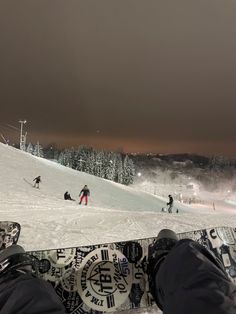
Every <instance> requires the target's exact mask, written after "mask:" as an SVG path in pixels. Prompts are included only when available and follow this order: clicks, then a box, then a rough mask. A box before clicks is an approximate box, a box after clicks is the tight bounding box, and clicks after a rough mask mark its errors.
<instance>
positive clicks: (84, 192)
mask: <svg viewBox="0 0 236 314" xmlns="http://www.w3.org/2000/svg"><path fill="white" fill-rule="evenodd" d="M79 196H81V197H80V202H79V204H81V203H82V201H83V199H84V198H85V205H87V204H88V196H90V191H89V189H88V186H87V185H85V186H84V187H83V189H82V190H81V191H80V193H79Z"/></svg>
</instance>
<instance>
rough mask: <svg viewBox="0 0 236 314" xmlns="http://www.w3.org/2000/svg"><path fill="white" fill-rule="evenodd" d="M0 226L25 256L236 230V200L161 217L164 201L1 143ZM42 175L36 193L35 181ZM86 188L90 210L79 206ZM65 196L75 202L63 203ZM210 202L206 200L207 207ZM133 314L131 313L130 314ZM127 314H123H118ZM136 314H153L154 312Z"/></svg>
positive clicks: (182, 209)
mask: <svg viewBox="0 0 236 314" xmlns="http://www.w3.org/2000/svg"><path fill="white" fill-rule="evenodd" d="M0 173H1V180H0V220H12V221H17V222H19V223H20V224H21V226H22V231H21V236H20V240H19V244H20V245H22V246H23V247H24V248H25V249H26V250H36V249H46V248H47V249H48V248H59V247H69V246H78V245H87V244H96V243H104V242H111V241H122V240H131V239H138V238H145V237H153V236H155V235H156V234H157V233H158V232H159V231H160V230H161V229H162V228H170V229H172V230H174V231H176V232H183V231H191V230H196V229H201V228H205V227H213V226H222V225H224V226H232V227H235V226H236V197H234V196H233V195H232V196H231V198H230V199H227V200H225V201H224V200H222V197H219V198H218V199H217V195H215V196H214V204H215V210H214V209H213V207H212V206H211V205H208V206H206V205H204V206H203V205H196V204H195V205H194V206H191V205H188V206H187V205H183V204H181V203H178V202H175V208H174V209H175V210H176V209H177V208H178V209H179V213H173V214H168V213H166V212H164V213H163V212H161V209H162V208H163V207H166V202H167V201H168V199H167V196H168V194H171V193H172V191H171V187H170V186H169V185H168V187H167V190H166V198H163V197H158V196H155V195H152V194H150V193H145V192H142V191H140V190H138V189H137V188H135V186H133V187H126V186H123V185H120V184H117V183H114V182H111V181H108V180H104V179H101V178H97V177H95V176H92V175H89V174H86V173H83V172H78V171H75V170H72V169H70V168H67V167H64V166H61V165H59V164H57V163H55V162H52V161H48V160H46V159H42V158H38V157H35V156H32V155H30V154H28V153H25V152H22V151H19V150H17V149H15V148H13V147H10V146H6V145H4V144H2V143H0ZM38 175H40V176H41V178H42V183H40V189H36V188H33V179H34V178H35V177H36V176H38ZM85 184H87V185H88V187H89V189H90V192H91V196H90V198H89V203H88V206H85V205H79V204H78V200H79V192H80V190H81V189H82V187H83V186H84V185H85ZM65 191H69V193H70V194H71V196H72V197H73V198H75V200H76V201H75V202H72V201H65V200H64V199H63V195H64V193H65ZM211 202H212V199H211V200H210V202H209V204H210V203H211ZM211 204H212V203H211ZM129 312H132V311H129ZM122 313H125V312H122ZM135 313H136V314H137V313H142V314H144V313H149V314H150V313H157V309H156V308H155V307H153V308H151V309H148V310H147V311H146V310H143V309H140V310H138V311H137V310H136V311H135Z"/></svg>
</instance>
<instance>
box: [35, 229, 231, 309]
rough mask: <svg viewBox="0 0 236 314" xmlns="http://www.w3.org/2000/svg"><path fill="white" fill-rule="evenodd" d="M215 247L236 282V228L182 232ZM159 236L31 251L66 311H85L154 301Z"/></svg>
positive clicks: (184, 236) (228, 272) (133, 307)
mask: <svg viewBox="0 0 236 314" xmlns="http://www.w3.org/2000/svg"><path fill="white" fill-rule="evenodd" d="M178 237H179V239H184V238H190V239H193V240H194V241H197V242H199V243H200V244H202V245H204V246H205V247H207V248H208V249H210V250H211V251H212V252H213V253H214V254H215V255H216V256H217V257H218V258H220V259H221V260H222V261H223V264H224V267H225V270H226V272H227V274H228V276H229V277H230V278H231V280H232V281H233V282H234V283H236V240H235V239H236V229H233V228H229V227H217V228H211V229H203V230H197V231H193V232H185V233H181V234H178ZM154 242H155V238H146V239H138V240H133V241H123V242H114V243H106V244H97V245H87V246H78V247H70V248H62V249H54V250H43V251H31V252H29V254H31V255H33V256H34V258H35V261H36V263H37V264H38V267H37V268H38V271H39V274H38V275H39V277H41V278H43V279H44V280H47V281H49V282H50V283H51V284H52V285H53V287H54V289H55V291H56V293H57V294H58V296H59V297H60V299H61V301H62V303H63V304H64V306H65V309H66V312H67V313H74V314H78V313H80V314H86V313H97V312H116V311H122V310H129V309H137V308H147V307H150V306H152V305H154V300H153V298H152V295H151V293H150V292H149V284H148V276H147V274H146V269H147V260H148V251H149V250H150V248H152V244H153V243H154Z"/></svg>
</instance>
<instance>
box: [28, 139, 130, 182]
mask: <svg viewBox="0 0 236 314" xmlns="http://www.w3.org/2000/svg"><path fill="white" fill-rule="evenodd" d="M26 151H27V152H28V153H30V154H33V155H35V156H38V157H45V158H48V159H53V160H55V161H57V162H58V163H60V164H61V165H63V166H66V167H70V168H72V169H75V170H78V171H83V172H86V173H89V174H92V175H95V176H97V177H100V178H104V179H108V180H111V181H114V182H117V183H121V184H125V185H129V184H132V183H133V181H134V176H135V166H134V163H133V160H132V159H131V158H130V157H129V156H128V155H126V154H123V153H119V152H107V151H99V150H96V149H94V148H92V147H86V146H80V147H79V148H78V149H75V148H70V149H64V150H61V151H58V150H54V149H53V148H52V147H50V148H49V147H48V148H46V149H45V151H44V150H43V148H42V146H41V145H40V144H39V143H37V144H36V145H33V144H31V143H29V144H28V147H27V148H26Z"/></svg>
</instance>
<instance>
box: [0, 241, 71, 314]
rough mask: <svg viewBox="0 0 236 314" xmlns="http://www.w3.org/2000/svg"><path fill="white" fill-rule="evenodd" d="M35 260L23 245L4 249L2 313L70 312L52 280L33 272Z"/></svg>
mask: <svg viewBox="0 0 236 314" xmlns="http://www.w3.org/2000/svg"><path fill="white" fill-rule="evenodd" d="M32 264H33V263H32V259H31V258H30V257H29V255H27V254H26V253H25V251H24V249H23V248H22V247H21V246H19V245H12V246H9V247H8V248H6V249H4V250H2V251H0V313H1V314H39V313H40V314H41V313H45V314H46V313H51V314H66V311H65V308H64V306H63V304H62V303H61V301H60V299H59V297H58V296H57V294H56V292H55V291H54V289H53V288H52V286H51V284H49V283H48V282H46V281H44V280H42V279H39V278H37V277H35V276H34V275H33V274H32Z"/></svg>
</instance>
